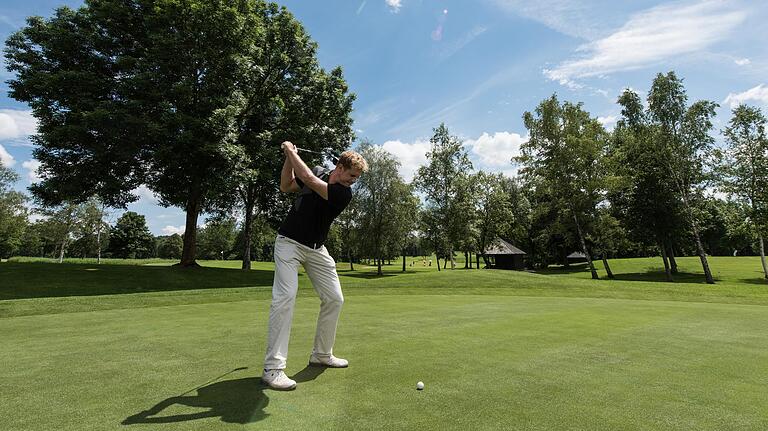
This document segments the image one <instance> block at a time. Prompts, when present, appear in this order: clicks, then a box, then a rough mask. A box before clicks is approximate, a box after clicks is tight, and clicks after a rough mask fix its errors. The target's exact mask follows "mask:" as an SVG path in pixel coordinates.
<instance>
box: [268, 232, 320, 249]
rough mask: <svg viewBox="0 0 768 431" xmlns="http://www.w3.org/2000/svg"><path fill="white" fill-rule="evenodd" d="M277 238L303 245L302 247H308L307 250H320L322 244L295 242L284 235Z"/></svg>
mask: <svg viewBox="0 0 768 431" xmlns="http://www.w3.org/2000/svg"><path fill="white" fill-rule="evenodd" d="M278 237H280V238H285V239H289V240H291V241H293V242H296V243H299V244H301V245H303V246H304V247H309V248H311V249H312V250H317V249H319V248H321V247H322V246H323V243H322V242H304V241H297V240H295V239H293V238H290V237H287V236H285V235H282V234H280V235H278Z"/></svg>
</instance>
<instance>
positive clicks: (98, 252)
mask: <svg viewBox="0 0 768 431" xmlns="http://www.w3.org/2000/svg"><path fill="white" fill-rule="evenodd" d="M99 216H100V217H99V227H97V228H96V264H97V265H101V228H102V222H101V219H102V218H104V207H103V206H102V207H101V212H100V213H99Z"/></svg>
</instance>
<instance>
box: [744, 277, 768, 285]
mask: <svg viewBox="0 0 768 431" xmlns="http://www.w3.org/2000/svg"><path fill="white" fill-rule="evenodd" d="M739 281H741V282H742V283H747V284H758V285H762V286H768V280H766V279H765V278H764V277H763V278H742V279H740V280H739Z"/></svg>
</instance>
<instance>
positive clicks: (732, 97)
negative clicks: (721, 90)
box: [723, 84, 768, 109]
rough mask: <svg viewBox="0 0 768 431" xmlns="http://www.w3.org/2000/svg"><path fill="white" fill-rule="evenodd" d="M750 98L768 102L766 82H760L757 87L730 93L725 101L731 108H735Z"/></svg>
mask: <svg viewBox="0 0 768 431" xmlns="http://www.w3.org/2000/svg"><path fill="white" fill-rule="evenodd" d="M750 100H754V101H757V102H762V103H765V104H768V87H766V86H765V85H764V84H760V85H758V86H757V87H753V88H750V89H749V90H747V91H744V92H742V93H736V94H734V93H730V94H729V95H728V97H726V98H725V100H724V101H723V103H725V104H728V105H730V106H731V109H733V108H735V107H737V106H738V105H740V104H742V103H746V102H747V101H750Z"/></svg>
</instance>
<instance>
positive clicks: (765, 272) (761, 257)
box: [760, 235, 768, 279]
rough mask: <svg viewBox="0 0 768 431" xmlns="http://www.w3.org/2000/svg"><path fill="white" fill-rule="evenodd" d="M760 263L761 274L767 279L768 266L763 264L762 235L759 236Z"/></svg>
mask: <svg viewBox="0 0 768 431" xmlns="http://www.w3.org/2000/svg"><path fill="white" fill-rule="evenodd" d="M760 262H762V264H763V274H765V278H766V279H768V265H766V264H765V244H764V243H763V236H762V235H760Z"/></svg>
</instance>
